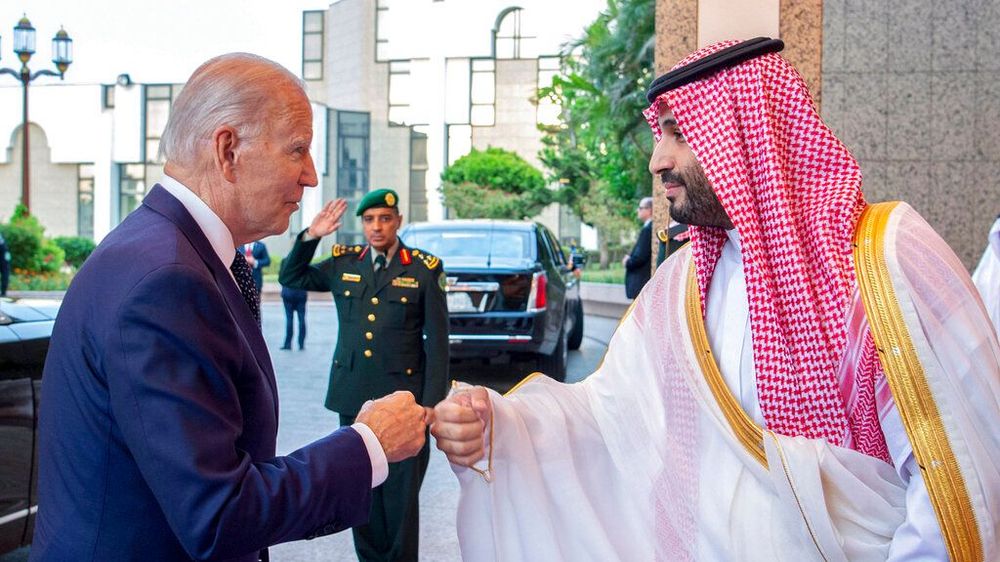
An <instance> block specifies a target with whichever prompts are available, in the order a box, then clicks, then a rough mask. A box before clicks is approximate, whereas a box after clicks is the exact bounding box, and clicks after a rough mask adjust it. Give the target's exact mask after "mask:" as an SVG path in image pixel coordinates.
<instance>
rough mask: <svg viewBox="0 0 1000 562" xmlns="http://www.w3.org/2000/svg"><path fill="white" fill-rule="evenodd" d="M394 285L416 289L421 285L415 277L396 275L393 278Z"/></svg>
mask: <svg viewBox="0 0 1000 562" xmlns="http://www.w3.org/2000/svg"><path fill="white" fill-rule="evenodd" d="M392 286H393V287H405V288H407V289H416V288H418V287H420V282H419V281H417V280H416V279H414V278H413V277H396V278H395V279H393V280H392Z"/></svg>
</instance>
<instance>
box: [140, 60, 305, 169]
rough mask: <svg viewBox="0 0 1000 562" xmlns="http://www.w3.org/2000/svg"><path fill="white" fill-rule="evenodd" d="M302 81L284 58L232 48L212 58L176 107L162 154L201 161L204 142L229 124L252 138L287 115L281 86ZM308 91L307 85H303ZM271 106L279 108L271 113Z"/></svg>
mask: <svg viewBox="0 0 1000 562" xmlns="http://www.w3.org/2000/svg"><path fill="white" fill-rule="evenodd" d="M285 84H294V85H296V86H298V87H299V88H300V89H303V85H302V81H301V80H299V79H298V78H297V77H296V76H295V75H294V74H292V73H291V72H289V71H288V69H286V68H285V67H283V66H281V65H280V64H278V63H276V62H274V61H272V60H269V59H266V58H264V57H260V56H257V55H252V54H250V53H229V54H225V55H220V56H218V57H215V58H212V59H209V60H208V61H206V62H205V63H203V64H202V65H201V66H199V67H198V69H197V70H195V71H194V74H192V75H191V78H189V79H188V81H187V83H186V84H185V85H184V88H183V89H182V90H181V93H180V94H178V95H177V99H176V100H175V101H174V104H173V106H172V107H171V108H170V119H169V120H168V121H167V126H166V128H165V129H164V130H163V136H162V138H161V139H160V155H161V156H162V157H163V158H164V160H165V161H167V162H173V163H176V164H178V165H180V166H185V167H187V166H191V165H193V164H194V163H195V162H196V161H197V154H198V145H199V143H202V142H205V141H210V140H211V138H212V133H213V131H215V130H216V129H218V128H219V127H221V126H223V125H229V126H231V127H233V128H234V129H236V134H237V135H239V138H241V139H244V140H249V139H253V138H255V137H257V136H258V135H260V134H261V133H263V132H264V131H265V128H266V126H267V124H268V121H270V120H271V119H274V118H277V119H281V118H282V117H283V116H284V113H285V112H286V111H288V107H287V106H284V107H280V106H279V107H277V108H272V106H273V105H274V104H275V103H277V102H279V101H281V100H279V99H277V98H276V96H275V95H274V92H275V91H276V89H277V88H278V87H279V86H282V85H285ZM303 92H304V89H303ZM269 109H272V110H274V109H276V111H273V113H270V114H269V113H267V110H269Z"/></svg>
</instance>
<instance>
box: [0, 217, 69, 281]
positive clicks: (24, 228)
mask: <svg viewBox="0 0 1000 562" xmlns="http://www.w3.org/2000/svg"><path fill="white" fill-rule="evenodd" d="M0 231H2V232H3V236H4V239H5V240H6V241H7V248H8V250H9V251H10V256H11V264H10V265H11V267H13V268H14V269H21V270H24V271H32V272H38V273H45V272H48V273H52V272H56V271H59V268H60V267H62V265H63V262H64V260H65V259H66V253H65V252H64V251H63V250H62V248H60V247H59V246H57V245H56V244H55V243H54V242H52V241H51V240H49V239H47V238H45V228H44V227H43V226H42V225H41V223H39V222H38V219H37V218H36V217H34V216H33V215H29V214H28V209H27V208H26V207H25V206H24V205H23V204H18V205H17V207H15V208H14V214H13V215H12V216H11V218H10V222H9V223H7V224H4V225H0Z"/></svg>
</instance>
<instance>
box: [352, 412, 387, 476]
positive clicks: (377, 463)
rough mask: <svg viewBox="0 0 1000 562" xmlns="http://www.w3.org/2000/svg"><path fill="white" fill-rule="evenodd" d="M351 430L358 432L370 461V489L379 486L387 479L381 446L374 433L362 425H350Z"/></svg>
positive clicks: (383, 452) (385, 460) (385, 462)
mask: <svg viewBox="0 0 1000 562" xmlns="http://www.w3.org/2000/svg"><path fill="white" fill-rule="evenodd" d="M351 429H353V430H354V431H357V432H358V435H360V436H361V439H363V440H364V442H365V447H366V448H367V449H368V457H369V458H370V459H371V461H372V488H374V487H376V486H379V485H381V484H382V483H383V482H385V479H386V478H388V477H389V461H388V459H386V458H385V451H383V450H382V444H381V443H379V442H378V437H375V432H374V431H372V429H371V428H370V427H368V426H367V425H365V424H363V423H355V424H352V425H351Z"/></svg>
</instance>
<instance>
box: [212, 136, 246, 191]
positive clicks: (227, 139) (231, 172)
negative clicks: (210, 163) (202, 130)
mask: <svg viewBox="0 0 1000 562" xmlns="http://www.w3.org/2000/svg"><path fill="white" fill-rule="evenodd" d="M239 142H240V138H239V135H238V134H237V133H236V129H234V128H232V127H230V126H229V125H223V126H221V127H219V128H218V129H216V130H215V131H214V132H213V133H212V148H213V155H214V156H215V167H216V169H217V170H219V171H220V172H221V173H222V177H224V178H226V181H228V182H229V183H236V147H237V145H238V144H239Z"/></svg>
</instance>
